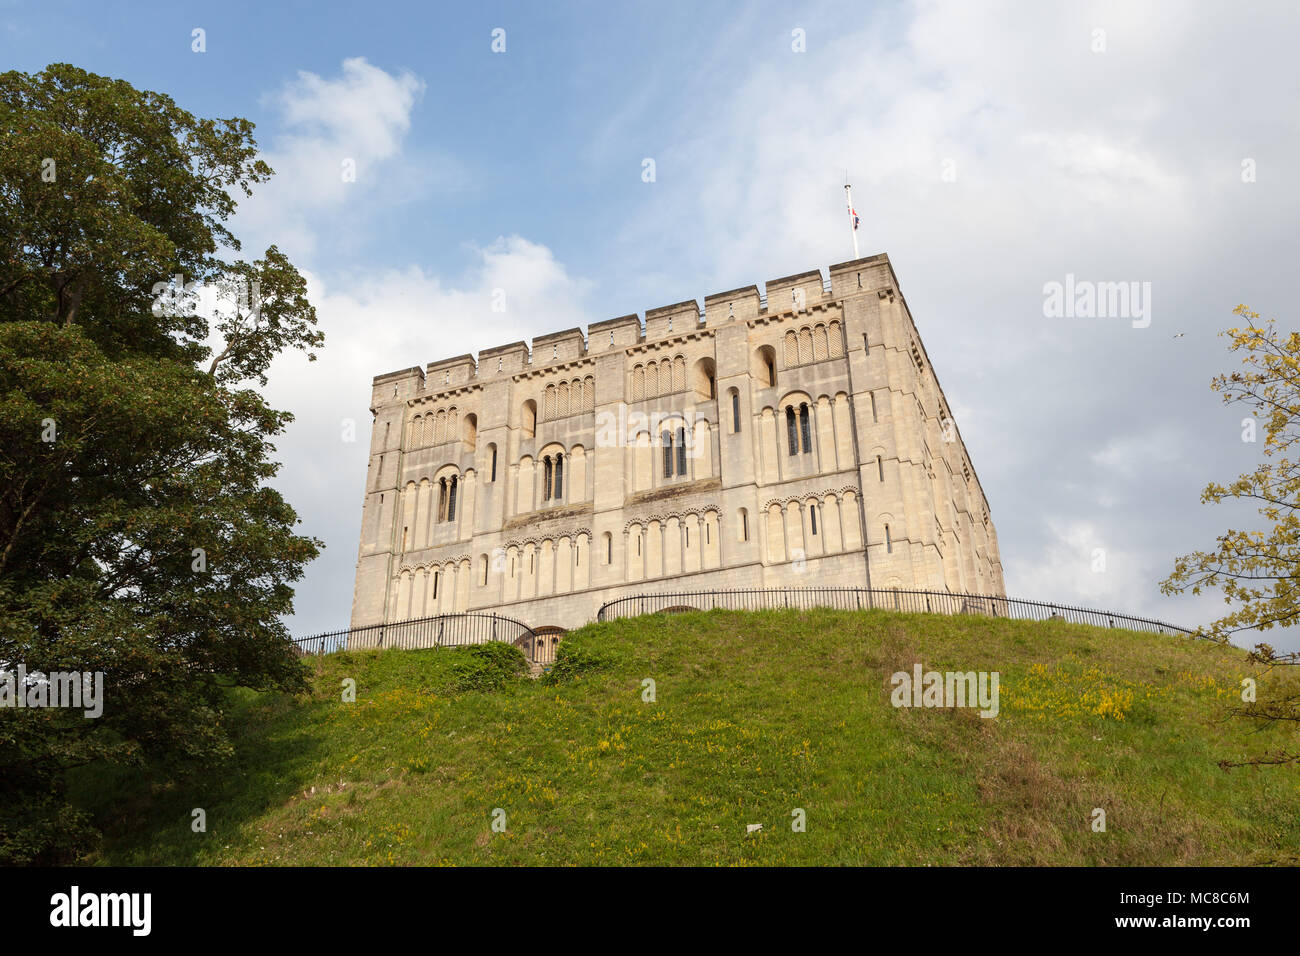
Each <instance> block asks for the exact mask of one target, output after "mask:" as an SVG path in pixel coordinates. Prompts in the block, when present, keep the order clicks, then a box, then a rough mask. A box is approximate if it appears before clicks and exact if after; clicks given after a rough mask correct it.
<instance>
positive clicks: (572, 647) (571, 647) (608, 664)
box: [542, 636, 615, 684]
mask: <svg viewBox="0 0 1300 956" xmlns="http://www.w3.org/2000/svg"><path fill="white" fill-rule="evenodd" d="M614 663H615V658H614V656H613V655H612V654H611V653H610V652H609V650H608V648H607V647H605V646H601V645H597V644H593V643H587V642H586V641H584V640H582V639H581V638H579V639H577V640H574V639H573V638H572V636H571V637H569V638H566V639H565V640H563V641H561V642H560V648H559V650H558V651H557V652H556V655H555V665H554V666H553V667H552V668H551V669H550V670H549V671H547V672H546V674H545V675H544V676H543V677H542V680H543V681H544V682H546V683H547V684H567V683H568V682H569V681H574V680H581V679H582V678H583V677H585V676H586V675H588V674H595V673H599V672H600V671H606V670H610V669H611V668H612V667H613V666H614Z"/></svg>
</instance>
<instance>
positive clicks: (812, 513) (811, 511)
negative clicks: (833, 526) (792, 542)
mask: <svg viewBox="0 0 1300 956" xmlns="http://www.w3.org/2000/svg"><path fill="white" fill-rule="evenodd" d="M808 517H809V518H810V519H811V520H812V533H813V534H816V533H817V506H816V505H809V506H808Z"/></svg>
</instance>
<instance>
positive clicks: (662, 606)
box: [596, 588, 1194, 634]
mask: <svg viewBox="0 0 1300 956" xmlns="http://www.w3.org/2000/svg"><path fill="white" fill-rule="evenodd" d="M715 608H720V609H723V610H730V611H763V610H772V609H780V608H798V609H812V608H832V609H838V610H841V611H868V610H871V609H873V608H879V609H881V610H889V611H906V612H929V613H935V614H980V615H984V616H987V617H1005V618H1012V619H1015V620H1025V621H1049V620H1062V621H1069V622H1070V623H1073V624H1092V625H1095V626H1097V627H1123V628H1128V629H1130V630H1134V631H1150V632H1152V633H1160V634H1192V633H1194V632H1193V631H1192V630H1190V629H1188V628H1185V627H1179V626H1177V625H1176V624H1168V623H1166V622H1164V621H1154V620H1151V619H1150V618H1145V617H1134V616H1133V615H1131V614H1119V613H1117V612H1115V611H1098V610H1095V609H1093V608H1086V607H1074V606H1073V605H1069V604H1051V603H1048V602H1045V601H1026V600H1024V599H1022V598H1007V597H998V596H995V595H988V594H954V593H952V592H950V591H902V590H894V589H888V590H883V589H879V588H754V589H750V590H744V589H734V590H728V591H676V592H666V593H662V594H634V595H632V596H631V597H625V598H619V599H618V600H616V601H610V602H609V603H608V604H605V605H602V606H601V608H600V610H599V611H597V612H596V620H598V621H611V620H614V619H615V618H620V617H635V616H637V615H639V614H653V613H655V612H658V611H710V610H714V609H715Z"/></svg>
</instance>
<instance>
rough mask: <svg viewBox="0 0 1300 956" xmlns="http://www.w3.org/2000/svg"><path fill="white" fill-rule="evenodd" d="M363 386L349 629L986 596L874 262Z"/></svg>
mask: <svg viewBox="0 0 1300 956" xmlns="http://www.w3.org/2000/svg"><path fill="white" fill-rule="evenodd" d="M765 291H766V294H765V295H764V294H762V293H760V292H759V291H758V289H757V287H755V286H748V287H746V288H743V289H736V290H735V291H732V292H724V293H721V294H718V295H711V296H709V297H708V298H706V299H705V300H704V311H703V312H701V311H700V308H699V305H698V303H697V302H695V301H693V300H688V301H686V302H681V303H678V304H677V305H670V306H664V307H662V308H658V309H652V310H650V311H648V312H646V314H645V322H644V330H643V328H642V322H641V319H640V318H638V316H636V315H627V316H624V317H622V318H617V319H610V320H609V321H606V322H598V323H596V324H594V325H592V326H591V327H590V328H589V329H588V330H587V334H586V336H584V335H583V332H582V330H581V329H576V328H575V329H569V330H567V331H564V332H556V333H553V334H550V335H544V336H541V337H539V338H536V339H534V340H533V344H532V349H531V351H530V350H529V347H528V345H527V344H526V343H524V342H515V343H512V344H509V345H502V346H498V347H496V348H491V349H486V350H484V351H483V352H481V353H480V354H479V356H478V359H477V360H475V358H474V356H472V355H460V356H457V357H455V358H448V359H443V360H441V361H437V362H431V363H429V365H428V366H427V367H426V368H425V369H420V368H419V367H414V368H409V369H405V370H403V371H400V372H391V373H389V374H387V375H380V376H378V377H376V378H375V380H374V384H373V391H372V398H371V411H372V412H373V414H374V423H373V426H372V433H371V439H370V466H369V471H368V473H367V477H366V490H365V499H364V505H363V508H362V519H361V547H360V551H359V554H358V559H357V577H356V590H355V592H354V596H353V602H352V625H353V626H354V627H361V626H364V625H368V624H378V623H386V622H393V621H400V620H404V619H408V618H417V617H425V616H430V615H434V614H442V613H449V612H460V611H476V610H490V611H494V612H496V613H499V614H503V615H506V616H508V617H512V618H515V619H517V620H519V621H522V622H524V623H525V624H528V625H530V626H532V627H534V628H539V627H547V626H555V627H561V628H566V629H567V628H572V627H576V626H578V625H581V624H583V623H586V622H587V621H589V620H592V619H593V618H594V617H595V614H596V610H597V608H599V607H600V605H601V604H603V603H605V602H607V601H611V600H614V599H615V598H618V597H623V596H627V595H630V594H637V593H644V592H650V591H686V590H713V589H719V590H721V589H730V588H775V587H872V588H902V589H912V588H915V589H926V590H937V591H943V590H945V589H946V590H950V591H957V592H970V593H978V594H995V595H1004V594H1005V590H1004V585H1003V580H1002V563H1001V559H1000V558H999V555H998V543H997V534H996V533H995V532H994V529H993V522H992V520H991V518H990V516H989V507H988V502H987V501H986V500H985V497H984V493H983V490H982V489H981V488H980V484H979V479H978V477H977V476H976V474H975V469H974V468H973V467H972V465H971V462H970V457H969V455H968V454H967V451H966V447H965V445H964V444H963V442H962V439H961V434H960V432H958V430H957V427H956V424H955V423H954V422H953V419H952V413H951V411H950V409H949V407H948V403H947V400H946V399H945V398H944V394H943V390H942V389H941V388H940V387H939V381H938V379H937V378H936V377H935V374H934V370H933V368H932V367H931V365H930V361H929V359H928V357H927V355H926V352H925V347H924V346H923V345H922V343H921V337H920V334H919V333H918V332H917V329H916V325H915V324H914V322H913V321H912V316H911V314H910V312H909V311H908V308H907V303H906V301H905V300H904V299H903V295H902V292H901V291H900V290H899V287H898V280H897V278H896V277H895V275H894V271H893V268H892V266H891V265H890V262H889V259H888V257H887V256H885V255H878V256H873V257H870V258H865V259H858V260H855V261H852V262H845V263H841V264H840V265H836V266H831V268H830V278H829V282H826V281H824V280H823V278H822V275H821V273H820V272H819V271H813V272H806V273H803V274H801V275H796V276H790V277H789V278H785V279H777V280H775V281H773V282H768V283H767V284H766V290H765Z"/></svg>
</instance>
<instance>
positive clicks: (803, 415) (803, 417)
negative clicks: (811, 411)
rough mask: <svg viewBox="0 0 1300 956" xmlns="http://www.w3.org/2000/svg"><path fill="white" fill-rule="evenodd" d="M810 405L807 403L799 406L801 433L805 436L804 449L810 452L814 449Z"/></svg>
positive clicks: (801, 435)
mask: <svg viewBox="0 0 1300 956" xmlns="http://www.w3.org/2000/svg"><path fill="white" fill-rule="evenodd" d="M809 418H810V416H809V415H808V406H807V405H806V404H804V405H800V406H799V435H800V437H801V438H803V451H804V454H805V455H806V454H808V453H809V452H810V451H812V428H811V427H810V425H809Z"/></svg>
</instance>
